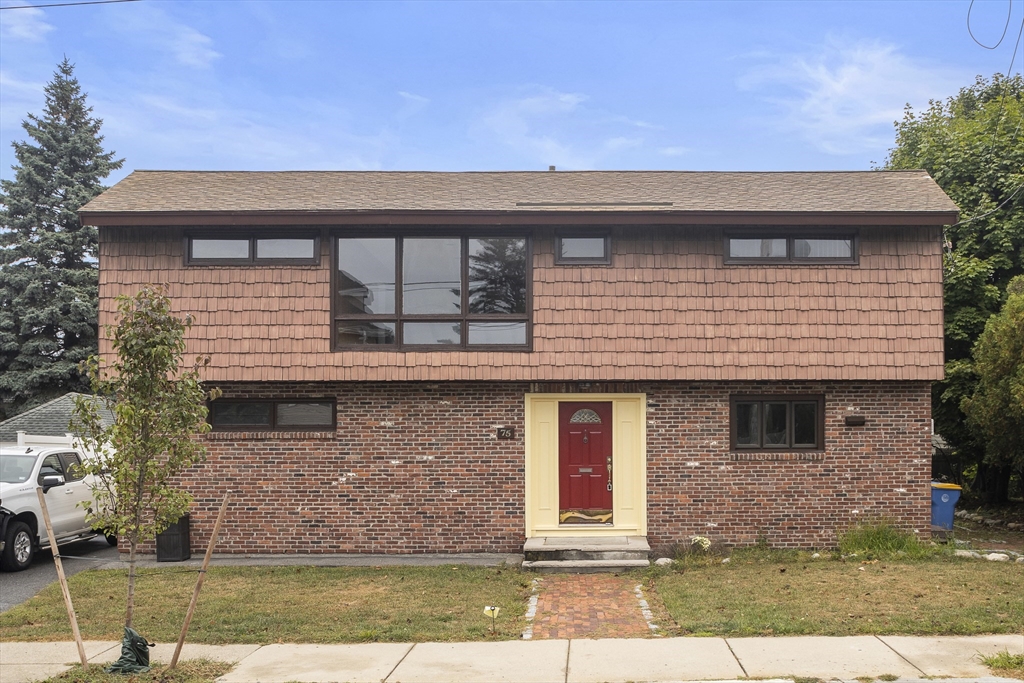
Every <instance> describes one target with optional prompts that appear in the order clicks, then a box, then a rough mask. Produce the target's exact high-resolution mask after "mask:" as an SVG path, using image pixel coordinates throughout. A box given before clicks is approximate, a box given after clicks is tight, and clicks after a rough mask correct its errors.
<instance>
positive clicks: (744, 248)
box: [729, 239, 788, 259]
mask: <svg viewBox="0 0 1024 683" xmlns="http://www.w3.org/2000/svg"><path fill="white" fill-rule="evenodd" d="M729 256H730V257H732V258H778V259H784V258H786V257H787V256H788V253H787V252H786V240H784V239H731V240H729Z"/></svg>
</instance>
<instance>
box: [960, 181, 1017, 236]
mask: <svg viewBox="0 0 1024 683" xmlns="http://www.w3.org/2000/svg"><path fill="white" fill-rule="evenodd" d="M1021 190H1024V183H1022V184H1020V185H1018V186H1017V188H1016V189H1015V190H1014V191H1013V192H1011V193H1010V196H1009V197H1007V198H1006V199H1004V200H1003V201H1002V203H1001V204H999V206H997V207H996V208H994V209H992V210H991V211H986V212H985V213H983V214H980V215H978V216H972V217H970V218H965V219H963V220H962V221H957V222H956V223H953V225H951V226H949V227H951V228H955V227H956V226H958V225H967V224H968V223H973V222H974V221H977V220H981V219H982V218H985V217H986V216H991V215H992V214H994V213H995V212H996V211H999V210H1000V209H1001V208H1003V207H1004V206H1006V205H1007V204H1009V203H1010V202H1011V201H1013V198H1014V197H1016V196H1017V193H1018V192H1020V191H1021Z"/></svg>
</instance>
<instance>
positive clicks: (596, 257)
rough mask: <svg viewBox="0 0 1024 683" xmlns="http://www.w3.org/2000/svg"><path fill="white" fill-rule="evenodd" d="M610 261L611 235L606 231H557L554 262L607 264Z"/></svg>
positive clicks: (561, 263) (564, 263)
mask: <svg viewBox="0 0 1024 683" xmlns="http://www.w3.org/2000/svg"><path fill="white" fill-rule="evenodd" d="M611 262H612V252H611V236H610V235H609V234H608V233H604V234H598V235H594V234H582V233H580V234H577V233H564V234H563V233H559V234H558V235H557V236H556V237H555V263H557V264H560V265H569V264H573V263H579V264H608V263H611Z"/></svg>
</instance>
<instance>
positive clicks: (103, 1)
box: [0, 0, 139, 9]
mask: <svg viewBox="0 0 1024 683" xmlns="http://www.w3.org/2000/svg"><path fill="white" fill-rule="evenodd" d="M112 2H139V0H83V1H82V2H54V3H50V4H47V5H8V6H7V7H0V9H37V8H40V7H75V6H76V5H109V4H110V3H112Z"/></svg>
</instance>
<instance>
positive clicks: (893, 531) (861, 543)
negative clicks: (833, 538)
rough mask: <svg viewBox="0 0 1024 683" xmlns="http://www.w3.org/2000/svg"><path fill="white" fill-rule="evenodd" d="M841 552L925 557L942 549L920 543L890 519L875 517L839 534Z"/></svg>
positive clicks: (871, 557)
mask: <svg viewBox="0 0 1024 683" xmlns="http://www.w3.org/2000/svg"><path fill="white" fill-rule="evenodd" d="M839 552H840V553H841V554H843V555H853V554H856V555H857V556H858V557H861V558H863V559H868V560H874V559H881V560H885V559H890V558H907V559H922V558H925V557H930V556H934V555H937V554H940V553H941V552H942V549H941V548H939V547H936V546H932V545H927V544H924V543H921V542H920V541H918V540H917V537H916V536H914V534H913V533H911V532H910V531H906V530H903V529H900V528H898V527H897V526H896V525H895V524H894V523H893V522H892V521H891V520H887V519H876V520H868V521H864V522H861V523H859V524H857V525H855V526H852V527H850V528H849V529H848V530H847V531H846V532H844V533H842V534H840V536H839Z"/></svg>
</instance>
